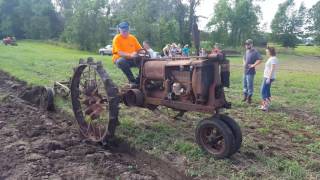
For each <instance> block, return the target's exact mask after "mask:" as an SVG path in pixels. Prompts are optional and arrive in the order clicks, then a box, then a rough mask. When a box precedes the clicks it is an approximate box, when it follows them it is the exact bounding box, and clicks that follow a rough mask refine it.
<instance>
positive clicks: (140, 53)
mask: <svg viewBox="0 0 320 180" xmlns="http://www.w3.org/2000/svg"><path fill="white" fill-rule="evenodd" d="M137 54H138V57H140V58H148V59H149V58H151V56H150V53H149V52H148V50H146V49H144V48H142V49H139V50H138V52H137Z"/></svg>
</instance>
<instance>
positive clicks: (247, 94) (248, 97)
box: [243, 39, 262, 104]
mask: <svg viewBox="0 0 320 180" xmlns="http://www.w3.org/2000/svg"><path fill="white" fill-rule="evenodd" d="M245 47H246V52H245V55H244V57H243V66H244V74H243V101H244V102H245V101H247V102H248V104H251V102H252V95H253V88H254V87H253V85H254V76H255V74H256V69H255V68H256V67H257V66H258V65H259V64H260V63H261V62H262V57H261V55H260V53H259V52H258V51H257V50H256V49H255V48H253V41H252V40H251V39H248V40H246V42H245Z"/></svg>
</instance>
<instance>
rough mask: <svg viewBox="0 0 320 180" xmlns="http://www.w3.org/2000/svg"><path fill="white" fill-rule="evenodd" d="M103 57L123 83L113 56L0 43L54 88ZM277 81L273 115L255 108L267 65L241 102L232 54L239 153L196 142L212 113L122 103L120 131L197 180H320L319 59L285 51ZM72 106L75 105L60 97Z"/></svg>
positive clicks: (9, 57) (11, 60) (28, 72)
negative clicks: (219, 154)
mask: <svg viewBox="0 0 320 180" xmlns="http://www.w3.org/2000/svg"><path fill="white" fill-rule="evenodd" d="M89 56H91V57H94V58H96V59H98V60H102V61H103V63H104V66H105V67H106V69H107V71H108V72H109V74H110V75H111V77H112V78H113V79H114V81H115V82H116V83H117V84H120V85H121V84H123V83H125V82H126V81H125V77H124V76H123V75H122V73H121V72H120V70H119V69H117V68H116V67H115V66H114V65H113V64H112V63H111V59H110V57H108V56H104V57H102V56H98V55H96V54H92V53H89V52H83V51H77V50H72V49H66V48H62V47H58V46H53V45H49V44H45V43H39V42H33V41H24V42H19V46H17V47H11V46H0V69H1V70H4V71H7V72H9V73H10V74H11V75H13V76H16V77H18V78H19V79H22V80H25V81H27V82H28V83H30V84H36V85H51V86H52V84H53V82H54V81H56V80H64V79H67V78H68V77H69V76H70V75H71V73H72V67H74V66H75V65H76V64H77V62H78V59H79V58H87V57H89ZM279 58H280V69H279V73H278V78H277V80H276V81H275V83H274V84H273V87H272V95H273V103H272V108H271V111H270V112H269V113H264V112H261V111H259V110H258V109H257V106H258V104H259V101H260V100H259V99H260V97H259V87H260V84H261V80H262V78H261V76H262V69H263V65H260V67H259V68H258V73H257V76H256V78H255V95H254V103H253V105H247V104H244V103H242V102H240V100H241V91H242V88H241V87H242V86H241V79H242V65H241V59H240V58H233V59H231V69H232V72H231V88H230V89H227V90H226V91H227V92H226V94H227V97H228V100H229V101H231V102H232V104H233V108H232V109H231V110H228V111H226V113H228V114H229V115H230V116H231V117H233V118H235V119H236V120H237V121H238V122H239V124H240V126H241V128H242V131H243V135H244V142H243V145H242V148H241V150H240V153H236V154H235V155H234V156H233V157H232V158H230V159H224V160H216V159H214V158H212V157H210V156H209V155H206V154H204V153H203V152H202V151H201V150H200V149H199V148H198V146H197V145H196V143H195V141H194V129H195V126H196V124H197V122H198V121H199V120H200V119H201V118H203V117H205V116H207V115H203V114H200V113H187V114H186V115H185V117H184V119H183V120H173V119H170V118H168V117H166V116H162V115H161V116H158V115H155V114H153V113H152V112H151V111H148V110H144V109H139V108H127V107H122V108H121V111H120V121H121V126H120V127H119V128H118V130H117V135H118V136H119V137H122V138H123V139H125V140H127V141H129V142H130V143H131V144H133V145H135V146H136V147H137V148H140V149H143V150H145V151H147V152H148V153H150V154H154V155H155V156H158V157H160V158H162V159H164V160H167V161H168V162H171V163H172V164H173V165H174V166H176V167H177V168H178V169H181V170H184V171H185V172H186V173H187V174H189V175H191V176H193V177H195V178H198V179H212V178H228V179H319V178H320V125H319V124H320V123H319V121H320V118H319V117H320V96H319V94H320V85H319V84H320V78H319V77H320V71H319V69H320V59H319V58H314V57H307V56H304V57H300V56H293V55H280V56H279ZM58 104H59V105H60V107H62V108H65V109H66V110H68V108H69V103H67V102H65V101H62V100H61V99H60V100H59V102H58Z"/></svg>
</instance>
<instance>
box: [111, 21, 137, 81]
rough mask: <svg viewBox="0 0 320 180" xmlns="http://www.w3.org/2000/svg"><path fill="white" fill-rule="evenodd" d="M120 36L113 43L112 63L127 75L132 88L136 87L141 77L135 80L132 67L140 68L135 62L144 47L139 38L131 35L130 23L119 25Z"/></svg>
mask: <svg viewBox="0 0 320 180" xmlns="http://www.w3.org/2000/svg"><path fill="white" fill-rule="evenodd" d="M118 29H119V34H117V35H116V36H115V37H114V38H113V41H112V54H113V56H112V61H113V63H115V64H116V65H117V66H118V68H120V69H121V70H122V72H123V73H124V74H125V75H126V77H127V78H128V80H129V85H130V86H131V87H136V86H137V84H138V83H139V77H138V78H137V79H136V78H134V76H133V74H132V71H131V69H130V68H131V67H138V65H137V64H136V63H135V62H134V61H133V59H134V58H135V57H137V52H138V50H140V49H141V48H142V47H141V45H140V43H139V41H138V40H137V38H136V37H135V36H133V35H131V34H130V33H129V23H128V22H122V23H120V24H119V25H118Z"/></svg>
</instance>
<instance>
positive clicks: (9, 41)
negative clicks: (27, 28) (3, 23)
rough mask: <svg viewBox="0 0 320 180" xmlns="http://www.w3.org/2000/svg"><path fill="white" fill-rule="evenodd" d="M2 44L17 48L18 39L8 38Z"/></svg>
mask: <svg viewBox="0 0 320 180" xmlns="http://www.w3.org/2000/svg"><path fill="white" fill-rule="evenodd" d="M2 43H3V44H4V45H11V46H17V45H18V44H17V42H16V38H15V37H9V36H8V37H6V38H3V39H2Z"/></svg>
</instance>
